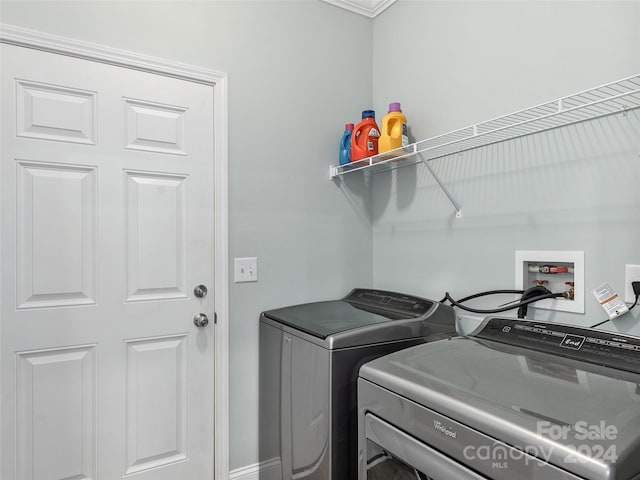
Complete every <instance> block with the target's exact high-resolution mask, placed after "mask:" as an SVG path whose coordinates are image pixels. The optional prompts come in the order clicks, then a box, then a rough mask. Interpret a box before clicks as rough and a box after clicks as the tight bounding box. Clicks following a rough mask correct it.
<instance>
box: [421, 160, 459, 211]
mask: <svg viewBox="0 0 640 480" xmlns="http://www.w3.org/2000/svg"><path fill="white" fill-rule="evenodd" d="M418 157H420V160H422V163H424V166H425V167H427V170H429V173H430V174H431V176H432V177H433V179H434V180H435V181H436V183H437V184H438V186H439V187H440V189H441V190H442V191H443V192H444V194H445V195H446V196H447V198H448V199H449V201H450V202H451V205H453V208H455V209H456V218H462V208H460V204H459V203H458V202H456V200H455V198H453V196H452V195H451V192H449V189H448V188H447V187H445V185H444V183H442V180H440V177H438V175H436V172H435V171H434V170H433V168H432V167H431V165H429V161H428V160H425V158H424V157H423V156H422V153H418Z"/></svg>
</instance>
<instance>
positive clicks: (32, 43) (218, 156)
mask: <svg viewBox="0 0 640 480" xmlns="http://www.w3.org/2000/svg"><path fill="white" fill-rule="evenodd" d="M0 42H1V43H7V44H11V45H17V46H20V47H26V48H34V49H37V50H43V51H46V52H51V53H58V54H62V55H68V56H72V57H76V58H81V59H85V60H90V61H94V62H101V63H107V64H110V65H117V66H120V67H124V68H129V69H133V70H141V71H143V72H149V73H155V74H158V75H164V76H169V77H173V78H178V79H181V80H186V81H190V82H197V83H202V84H205V85H210V86H211V87H212V88H213V92H214V113H213V114H214V121H213V130H214V131H213V135H214V154H215V158H214V172H215V180H214V188H215V192H214V201H215V210H214V212H215V213H214V214H215V220H214V222H215V223H214V226H215V239H214V242H215V245H214V250H215V251H214V262H215V269H214V282H215V285H214V308H215V312H216V316H217V323H216V325H215V335H214V337H215V371H214V376H215V378H214V392H215V393H214V395H215V397H214V398H215V401H214V412H213V414H214V425H215V427H214V428H215V431H214V462H215V464H214V468H215V479H216V480H226V479H227V478H228V477H229V364H228V363H229V360H228V359H229V349H228V344H229V342H228V339H229V275H228V265H229V261H228V259H229V240H228V239H229V235H228V231H229V227H228V188H227V184H228V172H227V168H228V129H227V108H228V107H227V74H226V73H221V72H216V71H213V70H208V69H204V68H200V67H195V66H192V65H186V64H181V63H177V62H170V61H167V60H163V59H160V58H156V57H150V56H146V55H140V54H137V53H133V52H129V51H126V50H119V49H115V48H110V47H105V46H101V45H96V44H92V43H87V42H83V41H80V40H75V39H72V38H66V37H60V36H57V35H51V34H48V33H42V32H38V31H35V30H29V29H26V28H22V27H16V26H13V25H7V24H2V23H0ZM0 388H1V386H0ZM212 480H213V479H212Z"/></svg>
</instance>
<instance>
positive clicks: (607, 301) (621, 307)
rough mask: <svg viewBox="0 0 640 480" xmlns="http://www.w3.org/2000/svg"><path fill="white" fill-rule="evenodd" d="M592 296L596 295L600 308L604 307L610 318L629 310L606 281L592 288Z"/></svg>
mask: <svg viewBox="0 0 640 480" xmlns="http://www.w3.org/2000/svg"><path fill="white" fill-rule="evenodd" d="M593 296H594V297H596V300H597V301H598V303H599V304H600V305H602V308H604V311H605V312H607V315H609V318H610V319H611V320H613V319H614V318H616V317H619V316H620V315H624V314H625V313H627V312H628V311H629V307H627V304H626V303H624V302H623V301H622V299H621V298H620V297H619V296H618V294H617V293H616V292H615V291H614V290H613V288H611V286H610V285H609V284H608V283H606V282H605V283H603V284H602V285H600V286H599V287H597V288H595V289H593Z"/></svg>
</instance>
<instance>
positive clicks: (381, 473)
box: [365, 414, 487, 480]
mask: <svg viewBox="0 0 640 480" xmlns="http://www.w3.org/2000/svg"><path fill="white" fill-rule="evenodd" d="M365 424H366V434H367V447H366V448H367V452H366V454H367V475H366V480H386V479H389V478H393V479H398V480H487V479H486V477H482V476H480V475H478V474H477V473H475V472H472V471H471V470H469V469H467V468H466V467H464V466H463V465H461V464H459V463H456V462H455V461H453V460H451V459H450V458H448V457H446V456H444V455H442V454H441V453H439V452H437V451H436V450H434V449H432V448H431V447H429V446H428V445H426V444H424V443H421V442H419V441H418V440H416V439H415V438H413V437H410V436H409V435H407V434H406V433H404V432H402V431H400V430H398V429H397V428H395V427H394V426H392V425H390V424H388V423H386V422H384V421H383V420H380V419H379V418H378V417H375V416H374V415H371V414H367V416H366V420H365Z"/></svg>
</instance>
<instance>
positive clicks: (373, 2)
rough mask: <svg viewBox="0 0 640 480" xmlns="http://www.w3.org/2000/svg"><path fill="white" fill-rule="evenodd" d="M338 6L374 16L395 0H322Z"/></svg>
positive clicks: (370, 16) (367, 15) (366, 15)
mask: <svg viewBox="0 0 640 480" xmlns="http://www.w3.org/2000/svg"><path fill="white" fill-rule="evenodd" d="M322 1H323V2H327V3H330V4H332V5H335V6H337V7H340V8H345V9H347V10H350V11H352V12H355V13H359V14H360V15H364V16H365V17H369V18H374V17H375V16H377V15H379V14H380V13H382V12H383V11H384V10H385V9H387V8H388V7H390V6H391V5H393V4H394V3H395V2H396V1H397V0H322Z"/></svg>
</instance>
